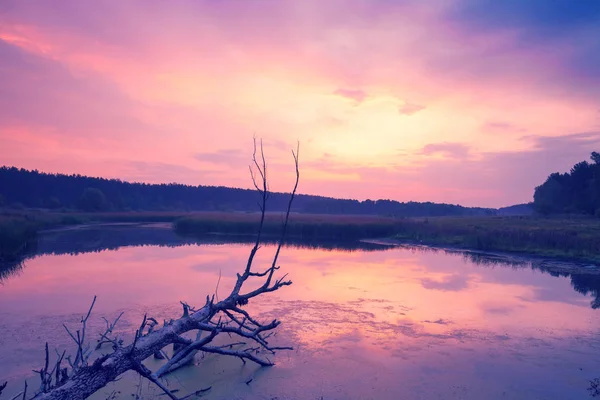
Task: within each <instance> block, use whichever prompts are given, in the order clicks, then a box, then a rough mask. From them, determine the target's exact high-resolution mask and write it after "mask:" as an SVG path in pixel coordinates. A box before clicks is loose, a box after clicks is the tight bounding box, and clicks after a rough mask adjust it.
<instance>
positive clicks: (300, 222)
mask: <svg viewBox="0 0 600 400" xmlns="http://www.w3.org/2000/svg"><path fill="white" fill-rule="evenodd" d="M259 220H260V214H258V213H257V214H248V213H218V212H207V213H197V214H194V215H192V216H188V217H184V218H180V219H178V220H176V221H175V223H174V227H175V231H176V232H178V233H180V234H184V235H201V234H206V233H226V234H248V235H254V234H256V233H257V230H258V223H259ZM282 223H283V215H282V214H278V213H277V214H267V215H266V217H265V225H264V227H263V233H264V234H265V235H268V236H276V235H280V234H281V228H282ZM396 224H397V220H394V219H391V218H384V217H376V216H354V215H322V214H292V215H291V216H290V220H289V224H288V231H287V236H288V237H292V238H300V239H303V240H307V241H314V240H319V239H321V240H358V239H363V238H372V237H388V236H390V235H393V234H394V233H395V232H396Z"/></svg>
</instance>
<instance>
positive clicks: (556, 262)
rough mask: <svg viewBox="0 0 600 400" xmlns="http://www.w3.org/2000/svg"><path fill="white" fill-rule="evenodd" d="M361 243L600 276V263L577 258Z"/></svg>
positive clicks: (386, 241) (384, 241) (396, 242)
mask: <svg viewBox="0 0 600 400" xmlns="http://www.w3.org/2000/svg"><path fill="white" fill-rule="evenodd" d="M361 242H365V243H373V244H378V245H384V246H391V247H403V248H424V249H432V250H436V251H444V252H447V253H461V254H464V255H470V256H482V257H485V258H488V259H490V260H492V259H493V260H497V261H499V262H505V263H530V264H535V265H537V266H539V267H541V268H544V269H547V270H551V271H557V272H558V271H563V272H569V273H571V272H580V273H581V272H585V273H589V274H593V275H596V274H597V275H600V263H598V262H593V261H585V260H580V259H577V258H566V257H564V258H563V257H555V256H544V255H539V254H533V253H527V252H518V251H515V252H510V251H501V250H498V251H495V250H477V249H473V248H467V247H458V246H448V245H444V244H435V243H415V242H410V241H405V240H401V239H394V238H378V239H363V240H361Z"/></svg>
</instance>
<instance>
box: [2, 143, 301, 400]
mask: <svg viewBox="0 0 600 400" xmlns="http://www.w3.org/2000/svg"><path fill="white" fill-rule="evenodd" d="M257 151H259V152H260V154H257ZM298 151H299V146H298V147H297V148H296V150H295V151H294V150H292V155H293V159H294V164H295V172H296V180H295V184H294V187H293V190H292V192H291V195H290V200H289V202H288V205H287V210H286V213H285V220H284V222H283V226H282V232H281V236H280V238H279V242H278V245H277V247H276V251H275V254H274V256H273V259H272V262H271V265H270V266H269V267H268V268H266V269H265V270H263V271H260V272H254V271H253V270H252V267H253V262H254V258H255V255H256V253H257V251H258V249H259V248H260V243H261V235H262V231H263V226H264V221H265V213H266V208H267V207H266V206H267V199H268V194H269V186H268V182H267V176H268V175H267V162H266V157H265V153H264V147H263V143H262V141H260V145H259V146H258V147H257V142H256V139H255V140H254V150H253V154H252V165H251V166H250V172H251V178H252V182H253V184H254V187H255V188H256V190H257V191H258V193H259V195H260V199H261V203H260V211H261V213H260V221H259V226H258V232H257V235H256V241H255V243H254V246H253V247H252V249H251V250H250V255H249V257H248V261H247V263H246V266H245V268H244V270H243V272H242V273H241V274H239V273H238V274H237V279H236V282H235V286H234V287H233V289H232V290H231V292H230V293H229V295H228V296H227V297H225V298H224V299H223V300H220V301H219V299H218V298H217V300H216V301H215V297H216V291H217V290H215V294H213V295H212V297H210V296H207V297H206V302H205V304H204V305H203V306H202V307H201V308H199V309H195V308H193V307H191V306H189V305H188V304H187V303H183V302H182V306H183V315H182V316H181V317H180V318H179V319H176V320H170V321H169V322H167V321H165V323H164V326H163V327H162V328H157V325H158V322H157V321H156V320H155V319H154V318H149V317H148V316H146V315H145V316H144V318H143V321H142V323H141V324H140V327H139V328H138V329H137V331H136V332H135V336H134V339H133V343H131V344H129V345H127V346H124V345H123V340H121V339H119V338H118V337H112V334H113V332H114V329H115V326H116V324H117V323H118V322H119V319H120V318H121V316H122V315H123V314H122V313H121V314H120V315H119V316H118V317H117V318H116V319H115V321H113V322H112V323H109V321H108V320H106V319H104V321H105V323H106V330H105V332H104V333H102V334H100V338H99V340H98V342H97V345H96V346H95V347H94V349H91V346H90V344H89V343H88V342H87V341H86V336H87V333H88V332H87V329H86V328H87V321H88V319H89V318H90V315H91V313H92V309H93V308H94V304H95V302H96V297H95V296H94V300H93V301H92V304H91V306H90V308H89V310H88V312H87V314H86V315H85V316H84V317H82V318H81V321H80V323H81V328H80V329H79V330H77V331H75V333H73V331H71V330H70V329H69V328H68V327H67V326H66V325H63V326H64V328H65V330H66V332H67V333H68V334H69V336H70V337H71V339H72V340H73V342H74V343H75V345H76V351H75V359H74V360H72V359H71V357H70V356H67V357H65V353H64V352H63V353H62V354H59V353H58V352H57V354H56V361H51V360H50V352H49V350H48V344H46V346H45V361H44V365H43V367H42V368H40V369H39V370H36V371H35V372H36V373H38V374H39V376H40V381H41V384H40V388H39V391H38V392H37V393H35V394H34V395H33V397H27V384H26V385H25V388H24V390H23V392H22V398H23V399H36V400H66V399H69V400H79V399H85V398H87V397H88V396H90V395H91V394H93V393H95V392H96V391H98V390H99V389H101V388H102V387H104V386H106V385H107V384H108V383H110V382H112V381H115V380H116V379H118V377H119V376H120V375H121V374H123V373H125V372H127V371H130V370H133V371H136V372H138V373H139V374H140V376H143V377H144V378H146V379H148V380H149V381H151V382H152V383H154V384H155V385H156V386H158V387H159V388H160V389H161V390H162V391H163V392H164V393H165V395H166V396H168V397H169V398H171V399H175V400H181V399H180V398H178V397H177V396H176V395H175V394H174V393H175V391H173V390H170V389H169V388H167V387H166V385H164V384H163V383H162V382H161V381H160V378H161V377H162V376H164V375H165V374H167V373H170V372H172V371H174V370H176V369H178V368H180V367H182V366H184V365H187V364H189V362H190V361H191V360H193V358H194V355H195V354H196V353H198V352H204V353H212V354H220V355H225V356H230V357H236V358H239V359H240V360H241V361H242V362H244V363H245V362H246V361H252V362H254V363H256V364H258V365H261V366H271V365H273V361H271V359H269V358H268V357H267V356H266V355H265V354H275V353H276V352H277V351H278V350H291V349H292V348H291V347H279V346H272V345H270V344H269V341H268V339H269V337H270V336H271V334H272V333H273V331H274V330H275V329H276V328H277V327H278V326H279V325H280V321H278V320H276V319H274V320H272V321H271V322H270V323H262V322H260V321H258V320H257V319H256V318H254V317H252V316H251V315H250V314H249V313H248V312H247V311H246V310H244V309H242V307H243V306H245V305H246V304H248V302H249V301H250V300H252V299H254V298H255V297H257V296H259V295H262V294H265V293H269V292H274V291H276V290H278V289H280V288H281V287H283V286H287V285H291V283H292V282H291V281H290V280H287V279H286V277H287V274H286V275H283V276H282V277H280V278H275V273H276V272H277V271H278V270H279V269H280V267H279V266H278V265H277V261H278V257H279V254H280V251H281V247H282V245H283V243H284V240H285V235H286V230H287V226H288V222H289V217H290V210H291V207H292V202H293V200H294V197H295V195H296V191H297V188H298V182H299V179H300V172H299V164H298ZM251 279H253V280H255V279H261V280H262V284H261V285H260V286H259V287H258V288H257V289H255V290H251V291H246V292H244V291H243V288H244V285H245V283H246V282H247V281H248V280H251ZM217 288H218V283H217ZM193 331H196V338H195V339H194V340H192V339H189V338H187V337H185V336H184V334H186V333H188V332H193ZM221 334H227V335H229V336H230V337H231V338H232V339H233V340H232V342H231V343H229V344H225V345H222V344H219V345H215V344H214V341H215V339H216V338H217V337H218V336H219V335H221ZM107 343H110V344H111V345H112V352H111V353H109V354H104V355H102V354H99V353H98V351H95V350H101V348H102V345H103V344H107ZM167 346H173V349H174V351H173V354H172V356H171V358H170V359H168V360H167V361H166V362H165V363H164V364H163V365H162V366H161V367H160V368H159V369H158V370H157V371H156V372H152V371H150V370H149V369H148V368H147V367H146V366H145V365H144V364H143V361H144V360H146V359H147V358H149V357H151V356H152V355H156V354H166V351H165V348H166V347H167ZM63 358H64V359H66V360H67V361H68V363H69V368H67V367H64V368H63V367H61V363H62V361H63ZM50 365H52V366H53V367H52V369H50V370H49V368H50ZM4 387H5V385H2V386H0V392H2V390H3V389H4ZM206 390H208V389H202V390H199V391H196V392H194V393H191V394H189V395H187V396H185V397H183V398H182V399H187V398H189V397H190V396H194V395H199V394H201V393H203V392H204V391H206Z"/></svg>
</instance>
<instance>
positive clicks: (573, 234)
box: [395, 217, 600, 262]
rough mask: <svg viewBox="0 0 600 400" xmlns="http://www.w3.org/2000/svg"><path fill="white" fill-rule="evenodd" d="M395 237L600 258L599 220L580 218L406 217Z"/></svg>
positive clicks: (479, 248) (474, 246) (463, 245)
mask: <svg viewBox="0 0 600 400" xmlns="http://www.w3.org/2000/svg"><path fill="white" fill-rule="evenodd" d="M395 238H396V239H400V240H408V241H414V242H420V243H426V244H442V245H450V246H457V247H463V248H472V249H477V250H484V251H493V250H495V251H512V252H523V253H530V254H537V255H544V256H552V257H566V258H578V259H582V260H583V259H585V260H590V261H596V262H598V261H600V219H597V218H581V217H571V218H568V217H562V218H542V217H438V218H428V219H427V218H419V219H406V220H403V221H402V222H400V223H399V224H398V225H397V233H396V235H395Z"/></svg>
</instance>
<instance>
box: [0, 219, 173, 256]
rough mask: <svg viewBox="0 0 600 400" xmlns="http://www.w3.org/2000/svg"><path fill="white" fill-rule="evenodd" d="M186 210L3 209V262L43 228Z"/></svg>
mask: <svg viewBox="0 0 600 400" xmlns="http://www.w3.org/2000/svg"><path fill="white" fill-rule="evenodd" d="M182 215H184V213H173V212H107V213H83V212H63V213H59V212H49V211H38V210H22V211H16V210H0V261H2V260H8V261H11V260H13V259H15V258H17V257H18V256H19V255H20V254H22V253H23V252H24V251H26V250H27V249H28V248H30V247H31V246H32V245H33V243H35V240H36V238H37V235H38V232H39V231H41V230H43V229H53V228H60V227H64V226H71V225H81V224H93V223H109V222H132V223H135V222H173V221H175V220H176V219H178V218H181V217H182Z"/></svg>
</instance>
